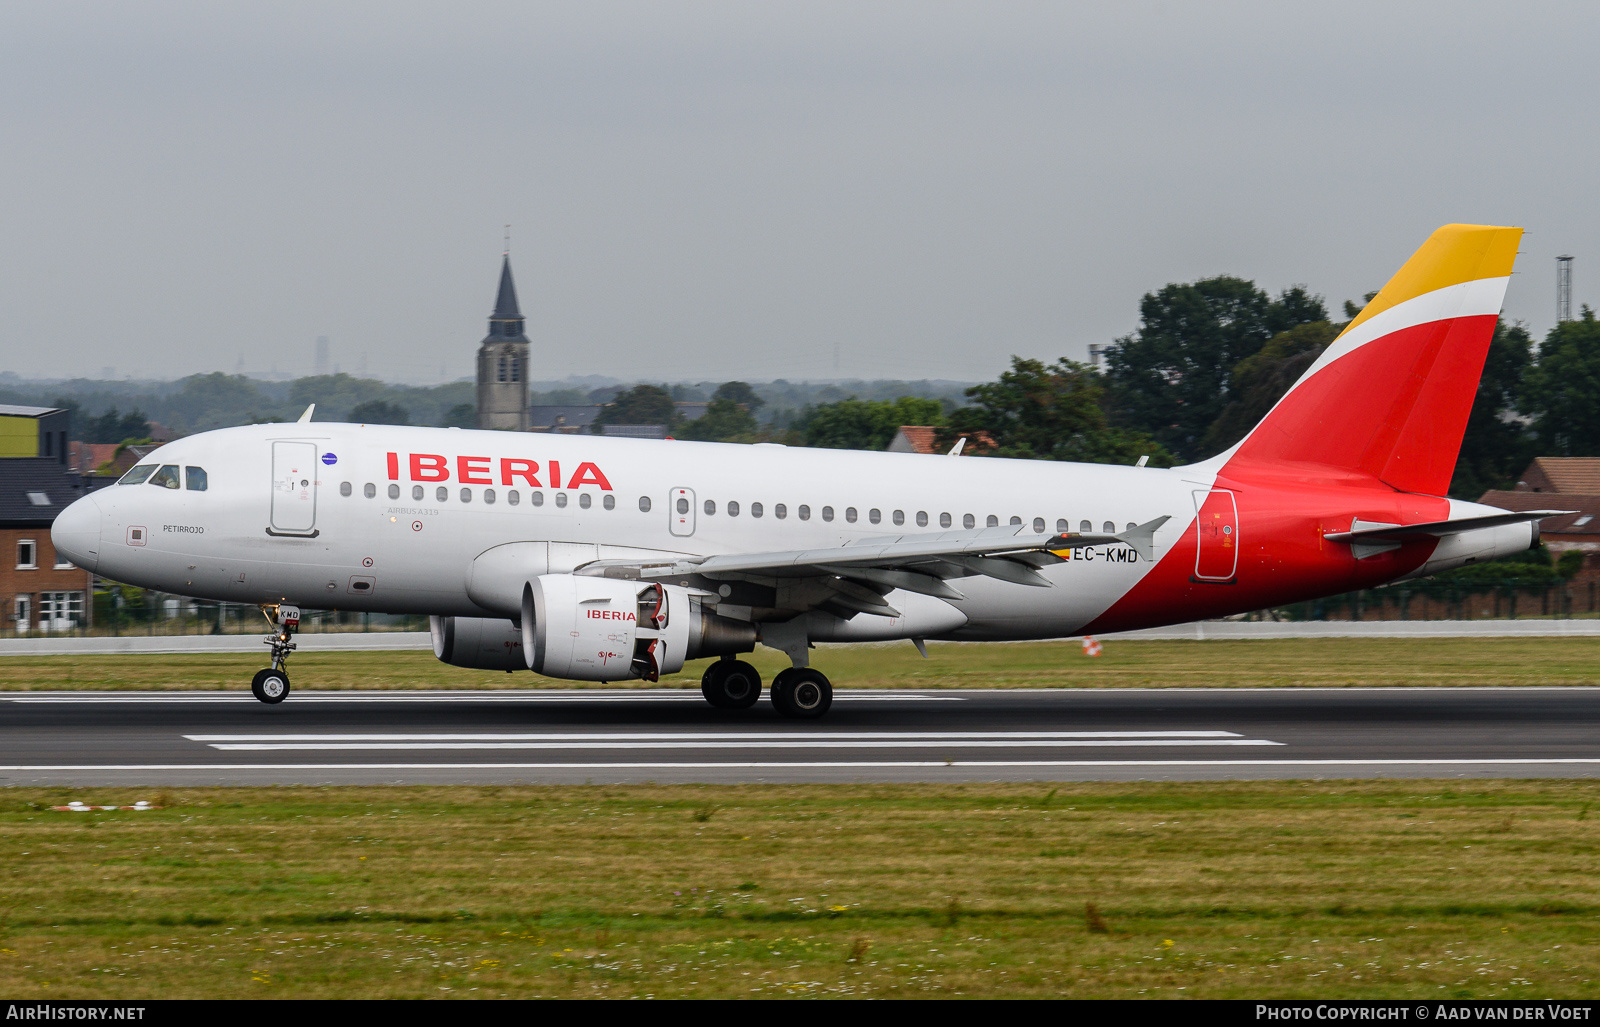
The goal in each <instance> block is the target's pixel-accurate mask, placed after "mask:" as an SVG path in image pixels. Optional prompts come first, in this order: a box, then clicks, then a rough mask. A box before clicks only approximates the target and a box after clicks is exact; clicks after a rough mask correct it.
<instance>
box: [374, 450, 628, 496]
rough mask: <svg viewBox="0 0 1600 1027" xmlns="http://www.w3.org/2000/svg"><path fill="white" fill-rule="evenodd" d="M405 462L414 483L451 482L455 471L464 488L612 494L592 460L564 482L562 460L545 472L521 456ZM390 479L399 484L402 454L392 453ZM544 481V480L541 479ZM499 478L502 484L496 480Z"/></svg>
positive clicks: (417, 456)
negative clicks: (589, 488) (592, 489)
mask: <svg viewBox="0 0 1600 1027" xmlns="http://www.w3.org/2000/svg"><path fill="white" fill-rule="evenodd" d="M406 456H407V459H406V460H405V462H404V466H405V469H406V470H407V471H409V472H410V474H411V480H412V481H426V482H440V481H449V480H450V471H451V468H452V467H453V468H454V469H455V480H456V481H458V482H460V483H461V484H463V485H495V484H499V485H518V484H522V485H527V486H528V487H529V488H535V489H542V488H551V489H563V488H565V489H576V488H582V487H583V486H585V485H593V486H595V487H596V488H599V489H600V490H601V491H603V492H610V491H612V488H611V482H610V480H609V479H607V478H606V476H605V472H603V471H601V470H600V467H599V465H598V464H594V463H591V462H590V461H588V460H585V461H583V462H582V463H580V464H578V466H577V468H576V469H575V470H573V472H572V476H571V477H569V478H568V479H567V480H566V483H565V484H563V483H562V478H561V461H559V460H551V461H550V462H549V463H547V464H545V465H544V468H543V470H542V471H541V469H540V466H539V461H537V460H524V459H522V458H521V457H500V458H499V459H498V460H496V459H495V458H494V457H487V456H457V457H455V458H454V460H453V461H452V460H451V458H450V457H447V456H442V455H440V454H437V453H408V454H407V455H406ZM388 458H389V480H390V481H399V480H400V471H401V466H402V465H401V459H400V454H399V453H390V454H388ZM541 477H542V478H543V479H544V480H543V481H541V480H540V478H541ZM497 478H498V481H497V480H496V479H497Z"/></svg>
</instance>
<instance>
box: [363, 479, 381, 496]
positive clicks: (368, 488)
mask: <svg viewBox="0 0 1600 1027" xmlns="http://www.w3.org/2000/svg"><path fill="white" fill-rule="evenodd" d="M361 494H362V495H363V496H366V497H367V498H368V499H377V498H378V486H376V485H374V484H372V482H370V481H369V482H367V483H366V485H364V486H362V488H361Z"/></svg>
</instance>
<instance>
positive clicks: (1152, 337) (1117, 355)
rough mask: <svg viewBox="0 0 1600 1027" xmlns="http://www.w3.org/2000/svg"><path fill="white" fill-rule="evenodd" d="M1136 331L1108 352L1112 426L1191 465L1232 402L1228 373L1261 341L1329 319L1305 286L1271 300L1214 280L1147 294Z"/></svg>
mask: <svg viewBox="0 0 1600 1027" xmlns="http://www.w3.org/2000/svg"><path fill="white" fill-rule="evenodd" d="M1139 312H1140V325H1139V329H1138V331H1136V332H1135V333H1134V334H1132V335H1129V336H1125V337H1124V338H1121V339H1118V340H1117V342H1116V344H1115V345H1114V346H1112V347H1111V349H1110V350H1109V351H1108V353H1107V368H1108V371H1107V378H1108V381H1109V384H1110V387H1111V399H1112V404H1113V408H1114V410H1115V413H1116V423H1117V424H1118V425H1120V426H1123V427H1126V428H1130V429H1133V430H1135V431H1140V432H1147V433H1149V434H1150V435H1151V436H1152V437H1154V438H1155V439H1156V440H1157V441H1159V442H1160V443H1162V444H1163V445H1164V446H1166V447H1167V448H1168V449H1170V450H1171V451H1172V452H1173V453H1175V454H1176V455H1177V456H1179V457H1180V458H1182V459H1185V460H1193V459H1197V458H1199V457H1201V456H1204V455H1206V454H1204V453H1202V452H1201V446H1202V440H1203V439H1204V438H1205V434H1206V432H1207V430H1209V429H1210V427H1211V425H1212V423H1213V422H1214V421H1216V420H1217V418H1218V417H1219V416H1221V414H1222V411H1223V409H1224V408H1225V407H1226V406H1227V404H1228V402H1229V401H1230V400H1231V399H1233V380H1232V378H1233V369H1234V368H1235V367H1237V366H1238V364H1239V362H1240V361H1242V360H1244V359H1245V358H1246V357H1250V356H1254V355H1255V354H1256V353H1257V352H1258V351H1259V350H1260V349H1261V347H1262V346H1263V345H1265V344H1266V342H1267V340H1268V339H1270V338H1272V337H1273V336H1274V335H1277V334H1278V333H1279V332H1284V331H1287V330H1289V329H1290V328H1293V327H1295V326H1296V325H1300V324H1306V323H1308V322H1312V321H1325V320H1327V316H1328V314H1327V309H1326V308H1325V307H1324V305H1323V302H1322V298H1321V297H1320V296H1312V295H1310V294H1309V293H1308V292H1306V290H1305V289H1304V288H1303V287H1300V286H1296V287H1294V288H1292V289H1288V290H1285V291H1284V292H1283V293H1281V294H1280V295H1279V297H1278V298H1277V299H1276V300H1274V299H1272V298H1271V297H1269V296H1268V295H1267V294H1266V293H1265V292H1263V291H1262V290H1260V289H1258V288H1256V286H1255V283H1253V282H1248V281H1245V280H1244V279H1242V278H1235V277H1233V276H1231V275H1219V276H1217V277H1215V278H1204V279H1201V280H1199V281H1197V282H1191V283H1186V284H1179V283H1173V284H1169V285H1167V286H1165V287H1163V288H1162V289H1161V290H1160V291H1159V292H1154V293H1146V294H1145V297H1144V299H1143V301H1142V302H1141V303H1140V306H1139Z"/></svg>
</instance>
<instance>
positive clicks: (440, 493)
mask: <svg viewBox="0 0 1600 1027" xmlns="http://www.w3.org/2000/svg"><path fill="white" fill-rule="evenodd" d="M434 498H436V499H437V500H438V501H439V502H441V503H447V502H449V501H450V490H449V489H447V488H445V487H444V486H443V485H440V486H439V488H438V489H437V490H436V491H435V492H434Z"/></svg>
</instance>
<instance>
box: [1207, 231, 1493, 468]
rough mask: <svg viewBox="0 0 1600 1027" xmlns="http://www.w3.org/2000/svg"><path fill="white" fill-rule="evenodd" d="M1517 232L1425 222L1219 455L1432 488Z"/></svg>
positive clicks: (1467, 402)
mask: <svg viewBox="0 0 1600 1027" xmlns="http://www.w3.org/2000/svg"><path fill="white" fill-rule="evenodd" d="M1521 239H1522V229H1520V228H1497V227H1493V226H1487V225H1445V226H1444V227H1443V228H1441V229H1439V230H1438V231H1436V232H1434V233H1433V235H1431V236H1429V237H1428V241H1427V242H1425V243H1423V244H1422V248H1421V249H1419V250H1417V252H1416V253H1414V254H1412V256H1411V259H1410V260H1408V261H1406V263H1405V265H1404V266H1403V267H1401V268H1400V270H1399V271H1398V272H1396V274H1395V276H1394V277H1393V278H1391V279H1389V284H1387V285H1385V286H1384V287H1383V289H1382V290H1381V291H1379V293H1378V294H1377V295H1376V296H1374V297H1373V299H1372V302H1370V303H1368V304H1367V306H1366V309H1364V310H1362V311H1361V313H1360V314H1359V315H1358V316H1357V317H1356V318H1355V320H1353V321H1351V322H1350V324H1349V325H1348V326H1347V327H1346V328H1345V330H1344V332H1343V333H1342V334H1340V336H1339V337H1338V338H1337V339H1335V340H1334V342H1333V344H1332V345H1331V346H1329V347H1328V349H1327V350H1326V351H1325V352H1324V353H1323V354H1322V356H1321V357H1320V358H1318V360H1317V362H1316V363H1315V364H1313V365H1312V366H1311V367H1310V369H1308V370H1307V371H1306V373H1305V374H1304V375H1302V376H1301V378H1300V380H1299V381H1297V382H1295V384H1294V386H1293V387H1292V388H1290V390H1289V391H1288V393H1286V394H1285V395H1284V397H1283V398H1282V399H1281V400H1279V401H1278V404H1277V406H1275V407H1273V408H1272V410H1271V411H1270V412H1269V413H1268V414H1267V416H1266V417H1265V418H1263V419H1262V421H1261V423H1260V424H1258V425H1256V427H1255V430H1254V431H1252V432H1251V433H1250V434H1249V435H1248V436H1247V437H1246V438H1245V440H1244V441H1243V442H1241V443H1240V444H1239V446H1238V448H1237V449H1236V450H1234V452H1233V453H1232V454H1230V459H1229V460H1228V465H1229V466H1234V465H1236V464H1237V465H1240V466H1243V465H1258V464H1263V463H1269V464H1270V463H1281V462H1290V463H1306V464H1322V465H1325V466H1328V467H1332V468H1337V469H1339V470H1341V471H1345V472H1351V471H1353V472H1357V473H1361V474H1366V475H1370V476H1372V477H1374V478H1377V479H1378V480H1380V481H1382V482H1384V483H1385V484H1387V485H1389V486H1390V487H1392V488H1395V489H1398V490H1400V491H1402V492H1419V493H1424V494H1427V495H1436V496H1437V495H1443V494H1444V492H1445V491H1446V490H1447V489H1448V488H1449V485H1450V476H1451V473H1452V472H1453V470H1454V468H1455V463H1456V456H1457V454H1458V453H1459V452H1460V450H1461V437H1462V435H1463V433H1464V432H1465V431H1466V427H1467V415H1468V414H1470V413H1471V412H1472V401H1473V397H1474V396H1475V395H1476V394H1477V390H1478V378H1479V376H1480V375H1481V374H1482V373H1483V362H1484V358H1485V357H1486V356H1487V355H1488V352H1489V340H1490V339H1491V338H1492V337H1493V335H1494V327H1495V321H1496V319H1497V318H1498V317H1499V315H1500V304H1501V302H1502V301H1503V300H1504V299H1505V292H1506V284H1507V282H1508V281H1509V280H1510V275H1511V266H1512V263H1513V262H1514V261H1515V260H1516V256H1517V244H1518V243H1519V242H1520V241H1521Z"/></svg>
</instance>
